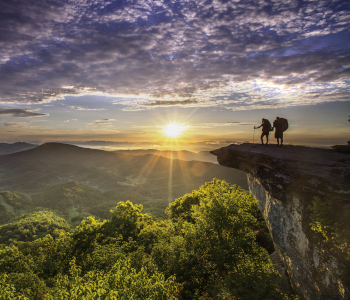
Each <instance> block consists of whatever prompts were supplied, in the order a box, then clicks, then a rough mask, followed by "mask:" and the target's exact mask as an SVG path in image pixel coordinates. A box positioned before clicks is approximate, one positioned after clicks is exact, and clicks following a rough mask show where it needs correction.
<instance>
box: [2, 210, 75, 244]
mask: <svg viewBox="0 0 350 300" xmlns="http://www.w3.org/2000/svg"><path fill="white" fill-rule="evenodd" d="M69 230H70V225H69V224H68V223H67V221H66V220H65V219H63V218H61V217H58V216H57V215H56V214H55V213H53V212H52V211H38V212H34V213H31V214H25V215H22V216H20V217H19V218H18V219H17V220H16V221H14V222H12V223H7V224H4V225H1V226H0V244H11V243H14V242H18V241H32V240H35V239H37V238H40V237H43V236H45V235H47V234H50V235H51V236H53V237H58V236H60V235H61V234H64V233H65V232H68V231H69Z"/></svg>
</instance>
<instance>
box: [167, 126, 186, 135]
mask: <svg viewBox="0 0 350 300" xmlns="http://www.w3.org/2000/svg"><path fill="white" fill-rule="evenodd" d="M185 129H186V128H185V126H183V125H178V124H167V125H165V126H164V129H163V132H164V134H165V135H166V136H168V137H170V138H176V137H178V136H179V135H181V134H182V133H183V132H184V130H185Z"/></svg>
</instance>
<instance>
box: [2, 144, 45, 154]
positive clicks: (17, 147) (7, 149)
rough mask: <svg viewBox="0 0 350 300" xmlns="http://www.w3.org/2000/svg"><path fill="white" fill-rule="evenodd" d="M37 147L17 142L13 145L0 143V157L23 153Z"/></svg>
mask: <svg viewBox="0 0 350 300" xmlns="http://www.w3.org/2000/svg"><path fill="white" fill-rule="evenodd" d="M35 147H38V145H34V144H28V143H24V142H17V143H13V144H8V143H0V155H6V154H11V153H15V152H19V151H24V150H28V149H32V148H35Z"/></svg>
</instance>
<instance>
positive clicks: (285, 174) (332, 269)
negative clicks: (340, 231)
mask: <svg viewBox="0 0 350 300" xmlns="http://www.w3.org/2000/svg"><path fill="white" fill-rule="evenodd" d="M211 153H212V154H214V155H216V156H217V159H218V162H219V164H221V165H223V166H226V167H231V168H236V169H239V170H242V171H245V172H247V173H248V174H247V176H248V184H249V189H250V192H251V193H252V194H253V196H254V197H255V198H256V199H257V200H258V201H259V203H258V206H259V208H260V210H261V212H262V213H263V215H264V218H265V221H266V224H267V226H268V228H269V230H270V233H271V235H272V238H273V241H274V245H275V249H276V251H277V253H278V254H279V256H280V258H281V260H282V261H283V264H284V267H285V270H286V272H287V273H288V276H289V278H290V283H291V285H292V288H293V290H294V291H295V292H296V293H297V294H298V295H300V296H301V297H302V298H304V299H310V300H311V299H322V300H323V299H350V291H349V289H350V282H349V275H350V271H349V268H348V264H344V262H343V261H342V259H340V258H339V257H337V256H336V255H333V254H332V253H329V252H328V251H326V249H325V248H324V247H323V246H322V243H320V242H319V240H318V239H317V238H315V232H314V231H312V230H311V227H310V208H309V207H310V205H311V204H312V202H313V200H314V198H315V197H320V199H329V200H331V201H334V202H336V203H335V204H336V205H337V209H339V210H340V211H341V210H342V209H345V208H346V209H349V205H350V155H349V154H346V153H339V152H334V151H332V150H328V149H318V148H309V147H303V146H291V145H284V146H283V147H277V146H276V145H268V146H266V145H257V144H242V145H230V146H227V147H224V148H220V149H217V150H214V151H212V152H211ZM349 224H350V223H349Z"/></svg>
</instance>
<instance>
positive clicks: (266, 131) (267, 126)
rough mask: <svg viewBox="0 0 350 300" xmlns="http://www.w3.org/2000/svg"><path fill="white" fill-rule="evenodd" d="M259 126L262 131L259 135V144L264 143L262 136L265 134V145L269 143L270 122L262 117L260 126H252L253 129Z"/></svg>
mask: <svg viewBox="0 0 350 300" xmlns="http://www.w3.org/2000/svg"><path fill="white" fill-rule="evenodd" d="M260 127H262V133H261V137H260V139H261V144H262V145H264V140H263V138H264V136H266V145H267V144H268V143H269V134H270V129H271V123H270V121H269V120H268V119H264V118H263V119H262V123H261V125H260V126H258V127H255V126H254V128H255V129H256V128H260Z"/></svg>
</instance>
